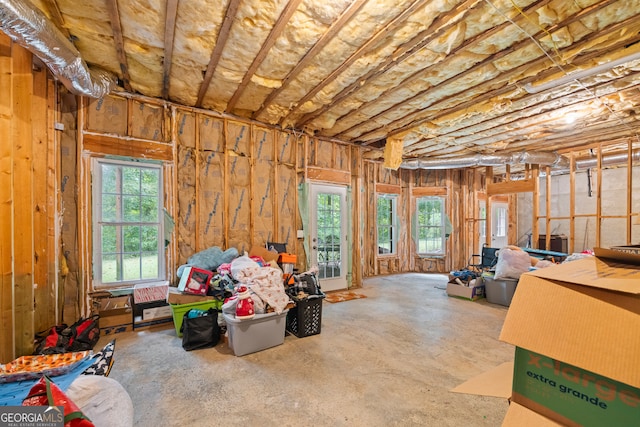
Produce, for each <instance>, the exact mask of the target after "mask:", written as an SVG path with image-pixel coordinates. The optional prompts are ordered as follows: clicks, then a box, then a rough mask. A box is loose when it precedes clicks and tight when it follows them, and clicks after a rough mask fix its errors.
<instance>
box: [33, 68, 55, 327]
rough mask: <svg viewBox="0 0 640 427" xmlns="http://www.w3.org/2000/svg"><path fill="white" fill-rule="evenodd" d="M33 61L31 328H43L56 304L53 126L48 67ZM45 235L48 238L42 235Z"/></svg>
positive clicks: (49, 321)
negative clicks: (50, 180)
mask: <svg viewBox="0 0 640 427" xmlns="http://www.w3.org/2000/svg"><path fill="white" fill-rule="evenodd" d="M33 62H34V64H38V65H39V66H38V67H37V68H38V69H39V70H40V71H36V72H33V93H34V96H33V100H32V101H31V117H32V119H33V120H32V126H31V131H32V138H33V139H32V144H33V158H32V169H31V170H32V179H33V189H34V191H33V198H32V204H33V205H32V207H31V211H32V212H33V234H34V236H35V238H34V240H33V285H34V291H33V292H34V303H35V310H34V329H35V330H36V331H42V330H45V329H46V328H47V327H49V326H51V325H50V323H51V320H50V319H51V317H50V314H49V313H50V306H51V305H54V304H55V298H52V296H53V295H50V293H49V290H50V284H49V265H48V261H49V246H48V243H49V239H48V234H49V229H50V227H49V223H48V219H49V216H48V212H49V211H50V210H52V209H53V205H52V204H51V203H50V202H49V194H48V192H47V189H48V177H49V168H48V167H47V160H48V154H49V144H48V142H49V137H48V129H53V123H49V121H48V120H47V118H48V114H47V112H48V107H49V105H48V100H49V97H48V95H47V68H46V67H45V66H44V64H42V63H41V62H40V61H39V60H38V59H37V58H35V57H34V59H33ZM44 236H47V238H44Z"/></svg>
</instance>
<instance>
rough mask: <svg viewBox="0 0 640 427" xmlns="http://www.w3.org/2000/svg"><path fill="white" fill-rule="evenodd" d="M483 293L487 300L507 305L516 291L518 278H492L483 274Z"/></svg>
mask: <svg viewBox="0 0 640 427" xmlns="http://www.w3.org/2000/svg"><path fill="white" fill-rule="evenodd" d="M482 279H483V280H484V294H485V298H486V299H487V301H489V302H490V303H493V304H500V305H504V306H507V307H509V305H511V299H512V298H513V294H514V293H515V291H516V286H517V284H518V279H494V278H493V277H487V276H483V277H482Z"/></svg>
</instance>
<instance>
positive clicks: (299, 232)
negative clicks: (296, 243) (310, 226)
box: [297, 230, 304, 239]
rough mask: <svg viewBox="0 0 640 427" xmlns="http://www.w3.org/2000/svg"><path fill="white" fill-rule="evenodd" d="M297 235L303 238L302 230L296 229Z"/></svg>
mask: <svg viewBox="0 0 640 427" xmlns="http://www.w3.org/2000/svg"><path fill="white" fill-rule="evenodd" d="M297 236H298V239H304V230H298V232H297Z"/></svg>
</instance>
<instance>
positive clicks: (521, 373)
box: [513, 347, 640, 427]
mask: <svg viewBox="0 0 640 427" xmlns="http://www.w3.org/2000/svg"><path fill="white" fill-rule="evenodd" d="M514 364H515V368H514V375H513V392H514V400H515V401H518V400H521V399H520V396H522V397H524V398H525V399H526V400H529V401H532V402H535V403H536V404H538V405H541V406H542V407H544V408H546V410H549V411H550V412H551V413H550V414H547V415H548V416H551V417H553V414H552V413H555V414H556V415H557V416H556V417H555V418H556V419H557V420H558V421H564V420H563V418H564V419H569V420H571V421H573V422H575V423H577V424H579V425H582V426H585V427H586V426H603V425H610V426H638V425H640V389H638V388H635V387H631V386H629V385H626V384H623V383H621V382H618V381H614V380H611V379H609V378H607V377H603V376H601V375H598V374H594V373H593V372H589V371H585V370H584V369H580V368H578V367H575V366H572V365H569V364H566V363H563V362H561V361H558V360H554V359H551V358H549V357H546V356H543V355H541V354H538V353H534V352H532V351H528V350H525V349H523V348H520V347H516V356H515V363H514ZM518 395H519V396H518ZM519 403H522V404H524V405H525V406H526V405H527V402H519ZM532 409H535V408H532ZM546 410H545V411H546Z"/></svg>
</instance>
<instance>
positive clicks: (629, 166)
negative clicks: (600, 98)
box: [627, 139, 633, 245]
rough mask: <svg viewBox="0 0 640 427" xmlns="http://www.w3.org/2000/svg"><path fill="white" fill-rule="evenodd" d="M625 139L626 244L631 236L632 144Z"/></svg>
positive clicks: (629, 241) (628, 243)
mask: <svg viewBox="0 0 640 427" xmlns="http://www.w3.org/2000/svg"><path fill="white" fill-rule="evenodd" d="M631 141H632V140H631V139H629V141H627V245H630V244H631V239H632V238H633V233H632V231H633V215H632V212H633V144H632V142H631Z"/></svg>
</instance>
